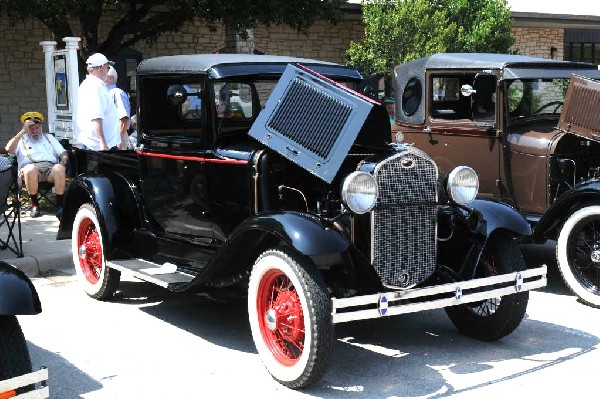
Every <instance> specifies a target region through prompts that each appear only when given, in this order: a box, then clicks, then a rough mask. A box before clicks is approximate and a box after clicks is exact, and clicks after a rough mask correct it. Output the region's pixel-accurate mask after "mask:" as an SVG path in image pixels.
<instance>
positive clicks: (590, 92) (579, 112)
mask: <svg viewBox="0 0 600 399" xmlns="http://www.w3.org/2000/svg"><path fill="white" fill-rule="evenodd" d="M598 109H600V82H597V81H594V80H590V79H585V78H582V77H579V76H574V77H573V78H572V79H571V82H570V84H569V88H568V90H567V94H566V96H565V106H564V108H563V111H562V113H561V116H560V121H559V123H558V126H559V127H560V128H561V129H563V130H567V131H569V132H572V133H575V134H579V135H583V136H585V137H588V138H593V139H596V140H598V139H600V128H599V127H600V113H599V112H598V111H597V110H598Z"/></svg>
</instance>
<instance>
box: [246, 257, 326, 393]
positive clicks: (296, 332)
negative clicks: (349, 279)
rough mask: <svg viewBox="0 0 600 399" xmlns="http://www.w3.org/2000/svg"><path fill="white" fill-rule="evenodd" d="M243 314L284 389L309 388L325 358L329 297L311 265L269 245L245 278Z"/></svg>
mask: <svg viewBox="0 0 600 399" xmlns="http://www.w3.org/2000/svg"><path fill="white" fill-rule="evenodd" d="M248 318H249V321H250V330H251V331H252V339H253V340H254V345H255V346H256V349H257V351H258V354H259V356H260V358H261V360H262V362H263V364H264V365H265V367H266V368H267V370H268V371H269V373H270V374H271V375H272V376H273V378H274V379H275V380H277V381H279V382H280V383H281V384H283V385H285V386H286V387H288V388H292V389H298V388H304V387H307V386H309V385H310V384H312V383H314V382H315V381H317V380H318V379H320V378H321V377H322V376H323V375H324V374H325V371H326V369H327V367H328V365H329V363H330V362H331V356H332V352H333V342H334V340H333V338H334V334H333V324H332V322H331V298H330V297H329V291H328V290H327V286H326V285H325V282H324V281H323V277H322V275H321V273H320V272H319V271H318V270H317V267H316V265H315V264H314V263H313V262H312V261H311V260H310V259H309V258H307V257H304V256H302V255H301V254H298V253H296V252H295V251H293V250H292V249H270V250H267V251H265V252H263V253H262V255H260V256H259V257H258V259H257V260H256V262H255V263H254V266H253V267H252V272H251V273H250V279H249V281H248Z"/></svg>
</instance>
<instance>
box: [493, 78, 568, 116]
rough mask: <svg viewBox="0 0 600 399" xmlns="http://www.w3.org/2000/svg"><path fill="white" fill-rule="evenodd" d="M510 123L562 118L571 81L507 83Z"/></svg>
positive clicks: (548, 80) (537, 80) (518, 80)
mask: <svg viewBox="0 0 600 399" xmlns="http://www.w3.org/2000/svg"><path fill="white" fill-rule="evenodd" d="M505 85H506V93H507V95H506V108H507V114H508V115H509V118H508V119H509V122H511V123H513V122H515V123H516V122H518V121H521V120H527V119H529V118H536V117H543V118H548V117H556V118H558V117H559V116H560V113H561V111H562V108H563V102H564V98H565V94H566V92H567V87H568V86H569V79H516V80H511V81H507V82H505Z"/></svg>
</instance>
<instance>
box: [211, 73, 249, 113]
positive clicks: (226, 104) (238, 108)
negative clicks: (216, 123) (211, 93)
mask: <svg viewBox="0 0 600 399" xmlns="http://www.w3.org/2000/svg"><path fill="white" fill-rule="evenodd" d="M214 90H215V109H216V110H217V117H218V118H224V119H251V118H253V117H254V112H253V107H252V86H251V85H250V84H247V83H235V82H216V83H215V85H214Z"/></svg>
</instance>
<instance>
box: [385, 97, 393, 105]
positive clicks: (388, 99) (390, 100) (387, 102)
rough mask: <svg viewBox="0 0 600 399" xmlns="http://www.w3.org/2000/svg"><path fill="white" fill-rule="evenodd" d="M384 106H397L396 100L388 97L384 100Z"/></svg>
mask: <svg viewBox="0 0 600 399" xmlns="http://www.w3.org/2000/svg"><path fill="white" fill-rule="evenodd" d="M383 103H384V104H395V103H396V100H394V98H393V97H386V98H384V99H383Z"/></svg>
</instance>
